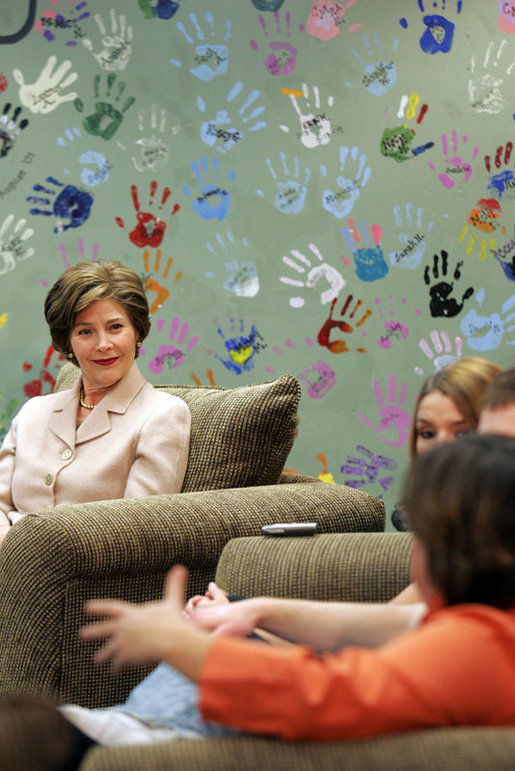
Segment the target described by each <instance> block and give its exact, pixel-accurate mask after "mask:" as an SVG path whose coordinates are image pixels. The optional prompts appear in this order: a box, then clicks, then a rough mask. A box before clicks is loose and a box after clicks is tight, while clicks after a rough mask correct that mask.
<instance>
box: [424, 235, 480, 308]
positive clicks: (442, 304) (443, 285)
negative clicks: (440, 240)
mask: <svg viewBox="0 0 515 771" xmlns="http://www.w3.org/2000/svg"><path fill="white" fill-rule="evenodd" d="M440 255H441V258H442V266H441V276H442V278H443V277H444V276H447V258H448V256H449V255H448V254H447V252H446V251H444V250H443V249H442V251H441V252H440ZM438 262H439V259H438V255H437V254H435V255H434V257H433V268H432V270H431V273H432V274H433V277H434V278H436V279H437V278H439V277H440V270H439V268H438ZM462 265H463V261H460V262H458V263H457V264H456V268H455V270H454V275H453V278H454V281H459V279H460V278H461V272H460V268H461V266H462ZM424 281H425V283H426V284H427V285H429V284H430V283H431V277H430V275H429V265H426V268H425V270H424ZM453 289H454V282H453V283H451V284H449V282H448V281H439V282H438V283H437V284H434V286H432V287H431V289H430V290H429V296H430V298H431V299H430V300H429V310H430V311H431V316H445V317H446V318H452V317H453V316H457V315H458V313H460V311H461V309H462V308H463V305H464V304H465V300H468V299H469V297H472V295H473V294H474V289H473V288H472V287H471V286H470V287H469V288H468V289H467V291H466V292H465V293H464V294H463V297H462V298H461V302H457V301H456V300H455V298H454V297H450V294H451V292H452V291H453Z"/></svg>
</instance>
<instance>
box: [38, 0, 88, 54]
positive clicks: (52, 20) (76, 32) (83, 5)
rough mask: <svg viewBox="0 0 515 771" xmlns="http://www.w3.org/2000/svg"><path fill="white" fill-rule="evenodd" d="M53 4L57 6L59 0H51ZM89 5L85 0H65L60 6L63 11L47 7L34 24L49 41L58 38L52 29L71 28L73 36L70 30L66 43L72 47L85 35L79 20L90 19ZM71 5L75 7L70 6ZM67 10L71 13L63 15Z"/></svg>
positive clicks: (51, 41)
mask: <svg viewBox="0 0 515 771" xmlns="http://www.w3.org/2000/svg"><path fill="white" fill-rule="evenodd" d="M75 3H77V4H76V5H75ZM51 4H52V6H54V7H55V6H56V5H57V4H58V0H51ZM87 5H88V4H87V2H86V1H85V0H81V2H78V0H69V1H68V2H67V3H66V2H64V0H63V4H62V6H61V8H60V11H61V13H59V11H55V10H53V9H49V8H45V10H44V11H43V14H42V16H41V18H39V19H38V20H37V21H36V23H35V24H34V29H35V30H36V32H39V34H40V35H41V36H42V37H44V38H45V40H47V41H48V42H49V43H53V42H54V40H55V39H56V37H55V34H54V32H52V30H55V31H57V30H71V31H72V37H70V33H69V32H68V33H67V37H68V40H67V41H66V45H67V46H72V47H73V46H76V45H77V40H80V39H81V38H83V37H84V32H83V31H82V29H81V26H80V24H79V22H81V21H84V19H88V18H89V17H90V15H91V14H90V12H89V11H88V10H87ZM70 6H74V7H72V8H70ZM65 10H66V11H68V14H69V15H68V16H66V17H65V16H64V15H63V13H64V11H65Z"/></svg>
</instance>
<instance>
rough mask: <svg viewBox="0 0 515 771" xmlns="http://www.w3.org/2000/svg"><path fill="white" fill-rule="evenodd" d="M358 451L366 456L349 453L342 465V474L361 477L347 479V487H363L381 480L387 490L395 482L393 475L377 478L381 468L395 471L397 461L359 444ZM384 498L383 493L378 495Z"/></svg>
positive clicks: (382, 485)
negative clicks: (375, 453)
mask: <svg viewBox="0 0 515 771" xmlns="http://www.w3.org/2000/svg"><path fill="white" fill-rule="evenodd" d="M356 452H357V453H361V455H363V456H364V457H362V458H360V457H357V456H353V455H347V456H346V457H345V459H344V460H345V463H344V464H343V466H342V467H341V469H340V471H341V472H342V474H358V475H359V476H360V477H361V479H345V480H344V484H346V485H347V487H355V488H358V489H359V488H361V487H365V485H367V484H372V483H374V482H376V481H377V482H379V484H380V485H381V487H382V489H383V490H384V491H385V492H386V491H387V490H388V488H389V487H390V485H391V484H392V482H393V477H392V476H391V475H390V476H385V477H382V478H381V479H377V477H378V475H379V470H380V469H387V470H388V471H393V470H395V469H396V468H397V466H398V463H397V461H395V460H393V459H392V458H387V457H386V456H385V455H374V453H373V452H371V450H367V448H366V447H363V445H361V444H358V445H357V447H356ZM378 497H379V498H382V495H379V496H378Z"/></svg>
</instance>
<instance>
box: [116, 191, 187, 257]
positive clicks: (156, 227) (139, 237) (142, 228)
mask: <svg viewBox="0 0 515 771" xmlns="http://www.w3.org/2000/svg"><path fill="white" fill-rule="evenodd" d="M156 191H157V182H156V181H155V180H154V181H153V182H151V183H150V199H149V202H148V206H149V208H151V207H152V206H153V205H154V197H155V194H156ZM170 193H171V190H170V188H169V187H165V188H164V190H163V195H162V196H161V201H160V203H159V205H158V215H157V216H155V215H154V214H152V212H143V211H141V210H140V203H139V195H138V188H137V186H136V185H131V195H132V201H133V203H134V209H135V210H136V217H137V220H138V224H137V225H136V227H135V228H134V230H131V232H130V233H129V239H130V240H131V241H132V243H133V244H134V245H135V246H139V247H140V248H143V247H145V246H150V247H152V248H155V247H157V246H160V244H161V242H162V240H163V238H164V234H165V231H166V222H165V221H164V220H162V219H160V217H159V212H160V211H161V209H162V208H163V206H164V205H165V203H166V202H167V200H168V198H169V196H170ZM179 209H180V206H179V204H178V203H176V204H174V206H173V209H172V216H173V215H174V214H177V212H178V211H179ZM115 220H116V223H117V224H118V226H119V227H121V228H124V227H125V223H124V221H123V220H122V219H121V217H115Z"/></svg>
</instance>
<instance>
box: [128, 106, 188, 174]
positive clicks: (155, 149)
mask: <svg viewBox="0 0 515 771" xmlns="http://www.w3.org/2000/svg"><path fill="white" fill-rule="evenodd" d="M166 118H167V110H166V108H165V107H161V108H159V109H158V106H157V104H153V105H152V106H151V108H150V130H151V131H152V132H153V133H152V136H146V137H145V136H141V137H140V138H139V139H136V144H137V145H139V147H140V155H139V158H138V157H135V156H132V162H133V164H134V168H135V169H136V171H156V170H157V169H162V168H163V167H164V166H166V164H167V163H168V155H169V149H168V145H167V144H166V142H165V141H164V139H163V137H164V136H165V133H164V132H165V128H166ZM138 128H139V130H140V131H144V130H145V110H139V112H138ZM156 130H159V132H160V135H156V133H155V132H156ZM178 131H179V126H172V127H171V133H172V134H173V135H175V134H177V133H178Z"/></svg>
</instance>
